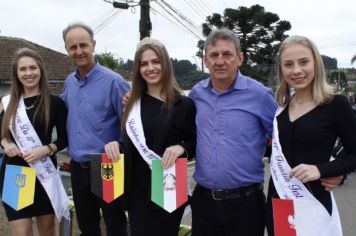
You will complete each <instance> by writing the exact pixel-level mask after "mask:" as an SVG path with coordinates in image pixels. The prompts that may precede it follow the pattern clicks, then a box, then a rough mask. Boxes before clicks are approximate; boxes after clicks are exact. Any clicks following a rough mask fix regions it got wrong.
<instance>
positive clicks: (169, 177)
mask: <svg viewBox="0 0 356 236" xmlns="http://www.w3.org/2000/svg"><path fill="white" fill-rule="evenodd" d="M151 183H152V185H151V200H152V201H153V202H154V203H156V204H157V205H159V206H160V207H162V208H163V209H165V210H166V211H168V212H172V211H174V210H175V209H177V208H179V207H180V206H182V205H183V204H184V203H186V202H187V200H188V194H187V159H186V158H178V159H177V160H176V162H175V164H174V165H173V166H172V167H171V168H169V169H167V170H163V169H162V160H152V182H151Z"/></svg>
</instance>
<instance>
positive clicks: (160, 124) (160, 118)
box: [124, 94, 196, 201]
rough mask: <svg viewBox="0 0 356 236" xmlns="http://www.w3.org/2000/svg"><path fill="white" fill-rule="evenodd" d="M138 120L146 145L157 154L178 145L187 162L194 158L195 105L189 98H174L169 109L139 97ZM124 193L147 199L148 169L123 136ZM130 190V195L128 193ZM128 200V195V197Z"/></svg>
mask: <svg viewBox="0 0 356 236" xmlns="http://www.w3.org/2000/svg"><path fill="white" fill-rule="evenodd" d="M141 120H142V126H143V129H144V135H145V139H146V144H147V146H148V147H149V148H150V149H151V150H153V151H154V152H155V153H157V154H158V155H160V156H161V155H162V154H163V153H164V151H165V149H166V148H167V147H169V146H172V145H177V144H179V145H181V146H182V147H183V148H184V149H185V151H186V153H185V154H184V155H183V156H184V157H188V158H189V159H191V158H193V157H194V156H195V146H196V129H195V106H194V103H193V101H192V100H191V99H189V98H187V97H183V96H179V95H177V97H176V99H175V103H174V105H173V107H172V108H171V109H167V108H164V107H163V102H162V101H160V100H158V99H156V98H154V97H152V96H150V95H147V94H145V95H143V96H142V98H141ZM124 143H125V145H124V152H125V157H126V160H125V188H126V190H125V192H126V194H127V195H131V197H138V198H147V201H148V200H149V197H150V188H151V183H150V182H151V170H150V167H149V166H148V165H147V163H146V162H145V161H144V160H143V158H142V157H141V156H140V154H139V153H138V151H137V149H136V148H135V146H134V145H133V143H132V142H131V140H130V138H129V137H128V136H127V135H125V136H124ZM131 191H132V194H130V192H131ZM127 197H128V196H127Z"/></svg>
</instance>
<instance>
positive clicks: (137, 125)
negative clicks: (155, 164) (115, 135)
mask: <svg viewBox="0 0 356 236" xmlns="http://www.w3.org/2000/svg"><path fill="white" fill-rule="evenodd" d="M126 132H127V135H128V136H129V137H130V139H131V141H132V143H133V144H134V145H135V147H136V149H137V151H138V152H139V153H140V155H141V157H142V158H143V159H144V160H145V161H146V162H147V164H148V166H149V167H150V168H151V169H152V160H161V159H162V158H161V157H160V156H158V155H157V154H156V153H155V152H154V151H152V150H151V149H149V148H148V147H147V145H146V138H145V134H144V132H143V126H142V121H141V99H140V98H139V99H138V100H137V101H136V102H135V104H134V105H133V107H132V110H131V111H130V114H129V116H128V117H127V121H126Z"/></svg>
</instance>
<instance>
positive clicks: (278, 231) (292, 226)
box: [272, 198, 318, 236]
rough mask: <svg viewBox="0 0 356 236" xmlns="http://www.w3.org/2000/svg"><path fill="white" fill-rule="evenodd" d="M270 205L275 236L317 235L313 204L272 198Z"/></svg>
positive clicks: (315, 212) (316, 216)
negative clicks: (271, 206)
mask: <svg viewBox="0 0 356 236" xmlns="http://www.w3.org/2000/svg"><path fill="white" fill-rule="evenodd" d="M272 205H273V220H274V235H275V236H305V235H318V230H317V227H316V225H317V224H316V220H317V219H318V215H317V211H316V210H315V209H314V207H313V203H311V202H309V201H305V200H294V201H293V200H285V199H277V198H273V199H272Z"/></svg>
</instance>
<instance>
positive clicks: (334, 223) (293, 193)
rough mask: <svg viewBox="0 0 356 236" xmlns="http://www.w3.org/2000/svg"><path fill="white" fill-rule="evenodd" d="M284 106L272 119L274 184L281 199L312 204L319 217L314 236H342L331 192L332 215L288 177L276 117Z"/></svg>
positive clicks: (295, 181)
mask: <svg viewBox="0 0 356 236" xmlns="http://www.w3.org/2000/svg"><path fill="white" fill-rule="evenodd" d="M283 110H284V108H282V107H279V108H278V109H277V111H276V114H275V117H274V120H273V138H272V155H271V163H270V170H271V175H272V179H273V183H274V186H275V188H276V190H277V193H278V195H279V197H280V198H281V199H291V200H296V201H300V200H302V201H309V202H311V203H312V204H313V205H314V209H310V210H311V211H317V212H318V215H319V218H318V219H315V223H316V224H317V229H318V232H319V234H318V235H316V236H342V235H343V234H342V228H341V222H340V217H339V212H338V210H337V206H336V202H335V199H334V195H333V193H331V199H332V215H331V216H330V214H329V213H328V211H327V210H326V209H325V207H324V206H323V205H322V204H321V203H320V202H319V201H318V200H317V199H316V198H315V197H314V196H313V195H312V194H311V193H310V192H309V191H308V189H307V188H306V187H305V185H304V184H303V183H302V182H301V181H300V180H298V179H297V178H295V177H293V178H289V172H290V171H291V167H290V166H289V164H288V162H287V160H286V159H285V157H284V154H283V152H282V148H281V144H280V142H279V132H278V124H277V117H278V115H279V114H281V112H282V111H283Z"/></svg>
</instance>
